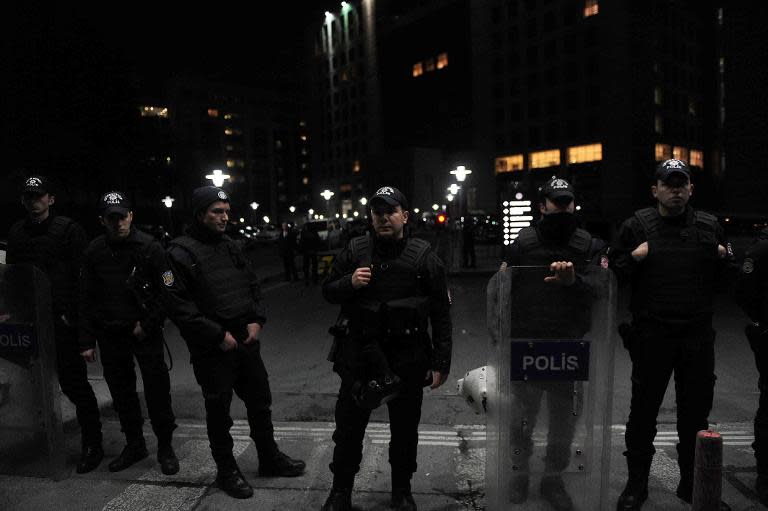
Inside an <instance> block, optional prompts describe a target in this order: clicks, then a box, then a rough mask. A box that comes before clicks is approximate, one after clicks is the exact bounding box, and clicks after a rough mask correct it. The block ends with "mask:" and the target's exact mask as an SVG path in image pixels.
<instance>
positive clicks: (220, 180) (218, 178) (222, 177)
mask: <svg viewBox="0 0 768 511" xmlns="http://www.w3.org/2000/svg"><path fill="white" fill-rule="evenodd" d="M230 177H231V176H230V175H229V174H224V173H223V172H222V171H220V170H219V169H214V170H213V171H212V172H211V173H210V174H208V175H207V176H205V179H210V180H211V181H213V186H218V187H221V186H222V185H224V181H226V180H227V179H229V178H230Z"/></svg>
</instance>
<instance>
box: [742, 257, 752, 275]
mask: <svg viewBox="0 0 768 511" xmlns="http://www.w3.org/2000/svg"><path fill="white" fill-rule="evenodd" d="M741 271H742V273H752V272H753V271H755V262H754V261H753V260H752V258H750V257H747V258H746V259H744V263H743V264H742V265H741Z"/></svg>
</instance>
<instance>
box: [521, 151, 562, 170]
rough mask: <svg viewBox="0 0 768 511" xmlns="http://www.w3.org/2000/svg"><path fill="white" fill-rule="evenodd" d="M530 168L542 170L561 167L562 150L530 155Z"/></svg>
mask: <svg viewBox="0 0 768 511" xmlns="http://www.w3.org/2000/svg"><path fill="white" fill-rule="evenodd" d="M528 157H529V159H530V167H531V168H532V169H542V168H544V167H554V166H556V165H560V150H559V149H550V150H548V151H537V152H535V153H530V154H529V155H528Z"/></svg>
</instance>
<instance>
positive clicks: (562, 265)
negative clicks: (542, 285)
mask: <svg viewBox="0 0 768 511" xmlns="http://www.w3.org/2000/svg"><path fill="white" fill-rule="evenodd" d="M549 271H551V272H552V273H554V275H551V276H549V277H544V282H546V283H548V284H560V285H561V286H572V285H573V283H574V282H576V270H574V268H573V263H572V262H570V261H555V262H554V263H552V264H550V265H549Z"/></svg>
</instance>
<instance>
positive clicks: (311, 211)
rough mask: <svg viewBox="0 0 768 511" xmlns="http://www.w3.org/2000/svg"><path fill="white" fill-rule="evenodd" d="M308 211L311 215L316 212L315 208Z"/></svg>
mask: <svg viewBox="0 0 768 511" xmlns="http://www.w3.org/2000/svg"><path fill="white" fill-rule="evenodd" d="M307 213H309V215H310V216H312V215H314V214H315V210H314V209H312V208H309V211H307Z"/></svg>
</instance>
